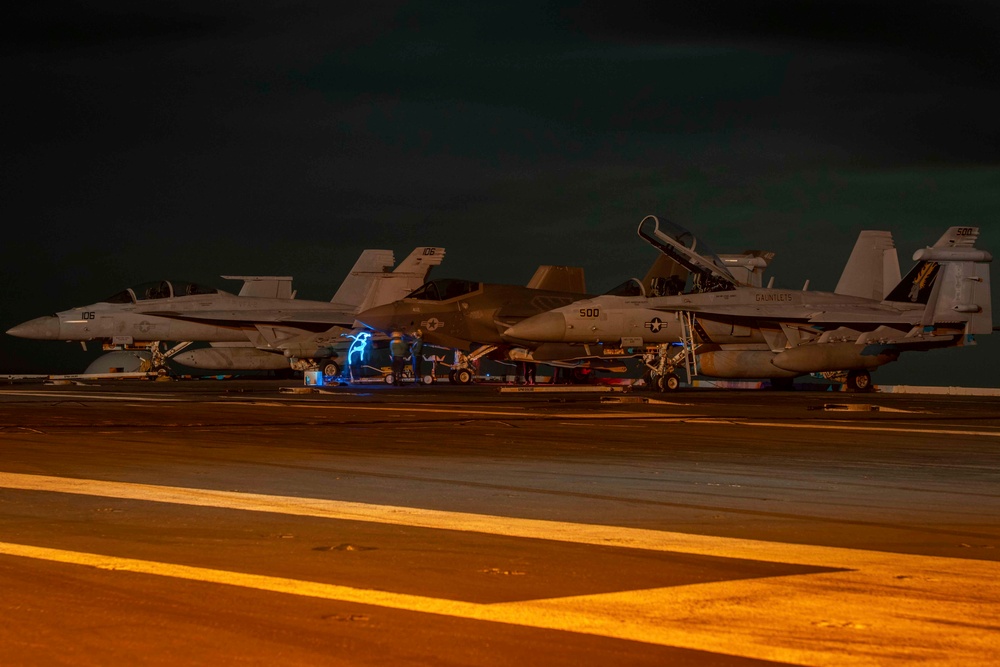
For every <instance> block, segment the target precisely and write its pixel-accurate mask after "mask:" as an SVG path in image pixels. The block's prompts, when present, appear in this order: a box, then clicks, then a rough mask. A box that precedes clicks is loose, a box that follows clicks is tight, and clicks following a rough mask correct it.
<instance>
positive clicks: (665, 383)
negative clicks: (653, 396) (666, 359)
mask: <svg viewBox="0 0 1000 667" xmlns="http://www.w3.org/2000/svg"><path fill="white" fill-rule="evenodd" d="M658 384H659V386H660V391H664V392H666V391H677V390H678V389H680V387H681V379H680V378H679V377H677V376H676V375H674V374H673V373H670V374H669V375H664V376H663V377H661V378H660V380H659V383H658Z"/></svg>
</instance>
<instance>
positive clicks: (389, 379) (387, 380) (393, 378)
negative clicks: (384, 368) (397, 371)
mask: <svg viewBox="0 0 1000 667" xmlns="http://www.w3.org/2000/svg"><path fill="white" fill-rule="evenodd" d="M395 382H396V376H395V375H393V374H392V373H389V374H388V375H386V376H385V383H386V384H394V383H395Z"/></svg>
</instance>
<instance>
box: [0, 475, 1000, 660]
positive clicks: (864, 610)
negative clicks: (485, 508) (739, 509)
mask: <svg viewBox="0 0 1000 667" xmlns="http://www.w3.org/2000/svg"><path fill="white" fill-rule="evenodd" d="M0 487H2V488H8V489H22V490H35V491H48V492H58V493H70V494H82V495H94V496H102V497H111V498H125V499H134V500H144V501H153V502H167V503H177V504H186V505H196V506H208V507H221V508H230V509H239V510H247V511H262V512H278V513H284V514H293V515H299V516H313V517H320V518H328V519H340V520H354V521H366V522H373V523H383V524H395V525H406V526H418V527H424V528H433V529H441V530H460V531H475V532H481V533H487V534H492V535H504V536H510V537H522V538H534V539H546V540H557V541H563V542H571V543H577V544H596V545H604V546H619V547H628V548H637V549H653V550H658V551H668V552H680V553H690V554H701V555H708V556H720V557H729V558H748V559H755V560H763V561H773V562H783V563H798V564H806V565H816V566H825V567H835V568H848V571H844V572H828V573H820V574H809V575H796V576H782V577H774V578H767V579H755V580H747V581H723V582H715V583H709V584H697V585H688V586H677V587H670V588H660V589H649V590H642V591H623V592H617V593H609V594H601V595H587V596H577V597H568V598H555V599H549V600H535V601H527V602H512V603H501V604H494V605H479V604H471V603H463V602H456V601H450V600H441V599H436V598H427V597H420V596H412V595H403V594H396V593H389V592H384V591H369V590H363V589H355V588H350V587H344V586H333V585H328V584H318V583H314V582H303V581H297V580H290V579H282V578H277V577H264V576H260V575H249V574H244V573H238V572H226V571H219V570H209V569H205V568H192V567H188V566H179V565H171V564H166V563H155V562H150V561H137V560H132V559H118V558H114V557H110V556H100V555H96V554H78V553H76V552H65V551H61V550H55V549H44V548H42V547H30V546H25V545H10V544H0V553H6V554H9V555H21V556H26V557H29V558H43V559H46V560H56V561H59V562H67V563H75V564H80V565H91V566H94V567H105V568H107V569H122V570H129V571H135V572H143V573H148V574H158V575H162V576H172V577H180V578H185V579H193V580H198V581H210V582H214V583H220V584H229V585H237V586H246V587H251V588H256V589H260V590H268V591H277V592H284V593H290V594H295V595H310V596H314V597H326V598H330V599H337V600H344V601H350V602H357V603H360V604H372V605H378V606H383V607H391V608H395V609H406V610H410V611H416V612H424V613H435V614H444V615H449V616H456V617H461V618H470V619H477V620H485V621H496V622H501V623H513V624H517V625H524V626H529V627H536V628H547V629H557V630H568V631H572V632H582V633H588V634H595V635H600V636H605V637H614V638H620V639H629V640H634V641H641V642H646V643H653V644H662V645H665V646H677V647H683V648H691V649H697V650H706V651H715V652H720V653H726V654H730V655H739V656H745V657H752V658H759V659H769V660H782V661H787V662H792V663H796V664H803V665H819V666H823V667H826V666H828V665H829V666H833V665H864V666H868V665H872V666H875V665H879V666H883V665H893V666H894V665H900V666H902V665H911V664H913V663H914V662H920V664H923V665H955V664H961V665H984V666H985V665H992V664H994V663H995V656H996V655H997V653H998V652H1000V563H996V562H991V561H977V560H965V559H952V558H940V557H931V556H919V555H912V554H893V553H885V552H877V551H866V550H860V549H844V548H835V547H821V546H812V545H801V544H785V543H777V542H765V541H761V540H741V539H734V538H720V537H710V536H701V535H688V534H684V533H674V532H666V531H655V530H645V529H636V528H620V527H615V526H598V525H590V524H577V523H568V522H557V521H544V520H534V519H516V518H510V517H497V516H489V515H481V514H470V513H464V512H445V511H440V510H423V509H417V508H409V507H395V506H387V505H372V504H366V503H352V502H343V501H335V500H323V499H313V498H297V497H289V496H267V495H260V494H245V493H238V492H232V491H212V490H204V489H187V488H179V487H167V486H156V485H144V484H133V483H124V482H105V481H99V480H84V479H69V478H58V477H46V476H40V475H23V474H18V473H0Z"/></svg>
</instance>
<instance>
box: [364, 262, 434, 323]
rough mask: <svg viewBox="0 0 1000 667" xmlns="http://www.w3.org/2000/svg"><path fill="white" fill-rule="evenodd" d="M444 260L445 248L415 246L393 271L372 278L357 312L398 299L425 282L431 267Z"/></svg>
mask: <svg viewBox="0 0 1000 667" xmlns="http://www.w3.org/2000/svg"><path fill="white" fill-rule="evenodd" d="M443 261H444V248H438V247H433V246H420V247H418V248H414V249H413V252H411V253H410V254H409V255H407V257H406V259H404V260H403V261H402V262H400V263H399V266H397V267H396V268H395V269H394V270H393V271H392V273H382V274H380V275H378V276H376V277H375V278H374V280H372V282H371V284H370V285H369V288H368V292H367V293H366V294H365V298H364V299H363V300H362V302H361V304H360V305H359V306H358V307H357V309H356V310H355V312H361V311H363V310H368V309H369V308H374V307H376V306H384V305H385V304H387V303H392V302H393V301H398V300H399V299H402V298H403V297H405V296H406V295H407V294H409V293H410V292H412V291H414V290H415V289H417V288H418V287H420V286H421V285H423V284H424V283H425V282H427V276H428V275H429V274H430V272H431V269H432V268H434V267H435V266H438V265H440V264H441V262H443Z"/></svg>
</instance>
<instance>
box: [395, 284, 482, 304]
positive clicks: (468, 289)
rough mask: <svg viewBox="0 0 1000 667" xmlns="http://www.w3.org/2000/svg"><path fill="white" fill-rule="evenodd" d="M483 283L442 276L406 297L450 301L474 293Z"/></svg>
mask: <svg viewBox="0 0 1000 667" xmlns="http://www.w3.org/2000/svg"><path fill="white" fill-rule="evenodd" d="M481 287H482V284H481V283H478V282H476V281H473V280H459V279H457V278H440V279H438V280H431V281H428V282H426V283H424V284H423V285H421V286H420V287H418V288H417V289H415V290H413V291H412V292H410V293H409V294H407V295H406V296H405V297H403V298H404V299H419V300H421V301H449V300H450V299H457V298H459V297H462V296H465V295H466V294H472V293H473V292H475V291H477V290H479V289H481Z"/></svg>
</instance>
